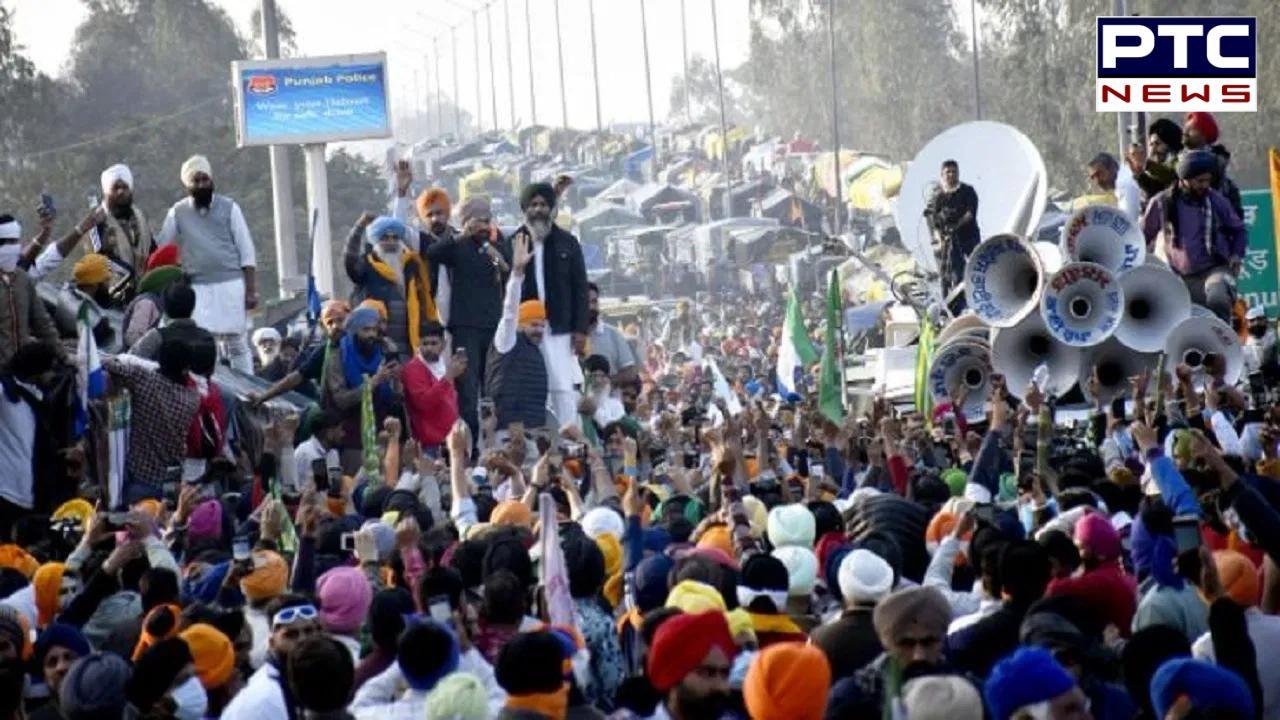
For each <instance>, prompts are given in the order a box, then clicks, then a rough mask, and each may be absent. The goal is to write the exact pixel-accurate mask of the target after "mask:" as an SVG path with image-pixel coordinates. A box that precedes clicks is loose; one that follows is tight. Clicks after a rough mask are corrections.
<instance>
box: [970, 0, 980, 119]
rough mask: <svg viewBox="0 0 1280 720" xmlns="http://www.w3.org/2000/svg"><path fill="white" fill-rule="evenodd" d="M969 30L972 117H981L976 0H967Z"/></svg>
mask: <svg viewBox="0 0 1280 720" xmlns="http://www.w3.org/2000/svg"><path fill="white" fill-rule="evenodd" d="M969 30H970V33H971V34H972V35H973V109H974V117H975V118H977V119H978V120H981V119H982V81H981V77H980V76H979V75H978V0H969Z"/></svg>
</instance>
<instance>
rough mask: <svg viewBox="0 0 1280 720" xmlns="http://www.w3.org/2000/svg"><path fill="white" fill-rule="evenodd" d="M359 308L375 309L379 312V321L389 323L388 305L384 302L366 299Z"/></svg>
mask: <svg viewBox="0 0 1280 720" xmlns="http://www.w3.org/2000/svg"><path fill="white" fill-rule="evenodd" d="M357 307H362V308H373V309H374V310H377V311H378V319H379V320H382V321H383V322H386V321H387V317H388V315H387V304H386V303H384V302H382V301H381V300H374V299H373V298H365V299H364V300H362V301H361V302H360V304H359V305H357Z"/></svg>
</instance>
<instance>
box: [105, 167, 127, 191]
mask: <svg viewBox="0 0 1280 720" xmlns="http://www.w3.org/2000/svg"><path fill="white" fill-rule="evenodd" d="M117 180H123V181H124V184H125V185H128V186H129V189H130V190H132V189H133V173H132V172H130V170H129V166H128V165H125V164H124V163H118V164H116V165H112V166H111V167H109V168H107V169H106V170H103V171H102V177H101V182H102V194H103V195H104V196H105V195H110V194H111V188H112V187H114V186H115V184H116V181H117Z"/></svg>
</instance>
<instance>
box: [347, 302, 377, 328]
mask: <svg viewBox="0 0 1280 720" xmlns="http://www.w3.org/2000/svg"><path fill="white" fill-rule="evenodd" d="M377 324H378V311H377V310H374V309H373V308H371V307H368V306H362V307H358V308H356V309H355V310H352V311H351V314H350V315H347V324H346V330H347V334H348V335H355V334H356V333H358V332H360V331H361V330H363V329H365V328H371V327H374V326H376V325H377Z"/></svg>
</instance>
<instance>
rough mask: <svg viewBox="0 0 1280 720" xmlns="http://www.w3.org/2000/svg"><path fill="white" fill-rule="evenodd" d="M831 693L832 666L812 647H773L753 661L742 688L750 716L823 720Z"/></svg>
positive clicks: (820, 651)
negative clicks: (828, 696) (829, 693)
mask: <svg viewBox="0 0 1280 720" xmlns="http://www.w3.org/2000/svg"><path fill="white" fill-rule="evenodd" d="M830 690H831V663H830V662H828V661H827V654H826V653H824V652H823V651H822V650H820V649H819V648H817V647H814V646H813V645H806V644H804V643H799V642H784V643H777V644H775V645H770V646H769V647H767V648H765V649H764V650H761V651H760V654H758V655H756V657H755V659H754V660H752V661H751V668H750V669H749V670H747V679H746V682H745V683H744V684H743V686H742V699H743V700H744V701H746V704H747V711H748V712H749V713H750V714H751V717H757V718H787V719H788V720H822V716H823V713H824V712H825V711H826V709H827V694H828V692H829V691H830Z"/></svg>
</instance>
